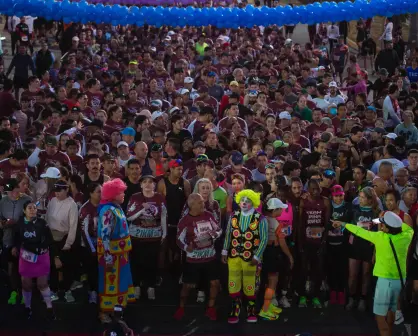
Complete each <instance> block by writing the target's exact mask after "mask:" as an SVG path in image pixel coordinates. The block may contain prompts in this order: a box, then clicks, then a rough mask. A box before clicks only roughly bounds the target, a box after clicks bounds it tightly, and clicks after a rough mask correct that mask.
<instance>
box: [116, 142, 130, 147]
mask: <svg viewBox="0 0 418 336" xmlns="http://www.w3.org/2000/svg"><path fill="white" fill-rule="evenodd" d="M120 146H126V147H129V145H128V143H127V142H126V141H119V142H118V145H117V146H116V148H119V147H120Z"/></svg>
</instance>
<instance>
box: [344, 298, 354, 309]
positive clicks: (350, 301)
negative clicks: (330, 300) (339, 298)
mask: <svg viewBox="0 0 418 336" xmlns="http://www.w3.org/2000/svg"><path fill="white" fill-rule="evenodd" d="M355 306H356V301H355V300H354V298H352V297H350V298H348V303H347V305H346V306H345V309H346V310H353V309H354V308H355Z"/></svg>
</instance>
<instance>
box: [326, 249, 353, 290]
mask: <svg viewBox="0 0 418 336" xmlns="http://www.w3.org/2000/svg"><path fill="white" fill-rule="evenodd" d="M347 270H348V261H347V251H346V247H345V245H344V244H341V245H330V244H328V245H327V275H328V285H329V289H330V290H331V291H337V292H344V291H345V288H346V285H347V277H348V274H347Z"/></svg>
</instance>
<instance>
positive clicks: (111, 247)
mask: <svg viewBox="0 0 418 336" xmlns="http://www.w3.org/2000/svg"><path fill="white" fill-rule="evenodd" d="M126 188H127V187H126V185H125V183H124V182H123V181H122V180H121V179H114V180H111V181H109V182H106V183H104V184H103V188H102V200H101V202H100V205H99V208H98V211H99V222H98V227H97V233H98V240H97V257H98V259H99V298H100V310H101V313H100V319H101V320H102V322H104V323H108V322H111V319H110V316H109V315H108V314H109V313H111V312H113V310H114V307H115V306H116V305H120V306H122V307H125V306H126V304H127V303H128V302H132V301H134V300H135V298H134V288H133V284H132V275H131V267H130V264H129V251H130V250H131V249H132V245H131V238H130V236H129V229H128V223H127V221H126V217H125V214H124V212H123V210H122V208H121V204H122V203H123V200H124V197H125V190H126Z"/></svg>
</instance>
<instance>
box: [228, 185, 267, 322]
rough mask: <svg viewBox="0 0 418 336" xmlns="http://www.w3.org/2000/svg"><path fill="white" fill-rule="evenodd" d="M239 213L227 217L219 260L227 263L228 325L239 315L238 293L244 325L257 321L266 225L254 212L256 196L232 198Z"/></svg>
mask: <svg viewBox="0 0 418 336" xmlns="http://www.w3.org/2000/svg"><path fill="white" fill-rule="evenodd" d="M235 201H236V203H237V204H239V207H240V210H238V211H235V212H233V213H232V214H231V218H230V220H229V223H228V227H227V230H226V233H225V242H224V246H223V250H222V261H223V262H224V263H227V264H228V283H229V285H228V289H229V295H230V296H231V298H232V300H233V302H232V309H231V312H230V314H229V318H228V323H238V322H239V315H240V312H241V291H242V292H243V294H244V296H245V299H246V301H247V322H249V323H254V322H257V315H256V311H255V300H256V290H255V287H256V275H257V266H258V264H259V263H260V262H261V257H262V255H263V252H264V250H265V248H266V245H267V239H268V224H267V221H266V219H265V218H264V217H263V215H261V214H260V213H258V212H257V211H256V210H255V209H256V208H258V207H259V205H260V194H258V193H256V192H254V191H253V190H248V189H246V190H242V191H240V192H239V193H238V194H236V196H235Z"/></svg>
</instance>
